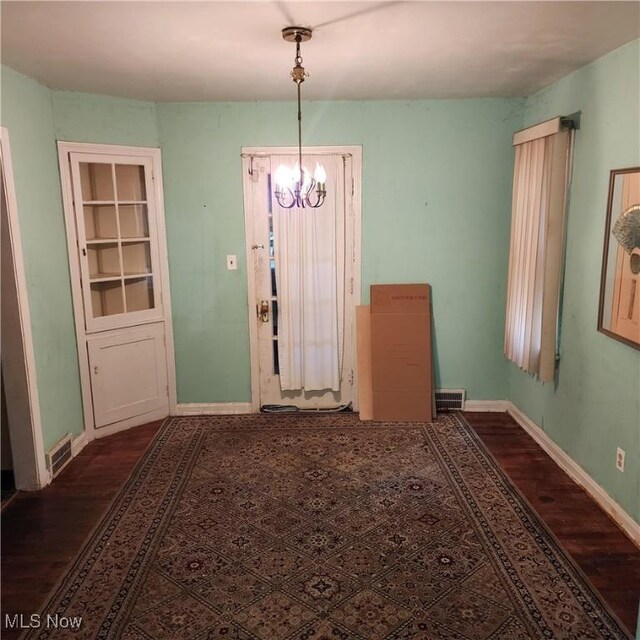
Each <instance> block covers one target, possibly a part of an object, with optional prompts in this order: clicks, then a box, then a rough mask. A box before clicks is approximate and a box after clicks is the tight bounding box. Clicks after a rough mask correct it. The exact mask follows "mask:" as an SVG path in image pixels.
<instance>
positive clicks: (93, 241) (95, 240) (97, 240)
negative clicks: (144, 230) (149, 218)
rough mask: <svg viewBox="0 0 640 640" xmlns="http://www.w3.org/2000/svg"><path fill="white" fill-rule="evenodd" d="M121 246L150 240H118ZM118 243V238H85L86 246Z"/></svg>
mask: <svg viewBox="0 0 640 640" xmlns="http://www.w3.org/2000/svg"><path fill="white" fill-rule="evenodd" d="M120 240H121V241H122V244H129V243H131V242H151V238H149V237H148V236H141V237H140V238H120ZM117 242H118V238H87V245H90V244H115V243H117Z"/></svg>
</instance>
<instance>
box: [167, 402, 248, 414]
mask: <svg viewBox="0 0 640 640" xmlns="http://www.w3.org/2000/svg"><path fill="white" fill-rule="evenodd" d="M240 413H253V408H252V406H251V403H250V402H211V403H205V404H197V403H186V404H178V405H176V415H177V416H206V415H224V414H227V415H230V414H240Z"/></svg>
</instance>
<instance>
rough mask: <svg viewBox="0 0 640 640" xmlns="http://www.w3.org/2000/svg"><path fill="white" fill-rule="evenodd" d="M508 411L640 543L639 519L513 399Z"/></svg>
mask: <svg viewBox="0 0 640 640" xmlns="http://www.w3.org/2000/svg"><path fill="white" fill-rule="evenodd" d="M507 405H508V407H507V411H508V412H509V414H511V416H512V417H513V419H514V420H515V421H516V422H517V423H518V424H519V425H520V426H521V427H522V428H523V429H524V430H525V431H526V432H527V433H528V434H529V435H530V436H531V437H532V438H533V439H534V440H535V441H536V442H537V443H538V444H539V445H540V446H541V447H542V448H543V449H544V450H545V451H546V452H547V453H548V454H549V456H551V458H552V460H553V461H554V462H555V463H556V464H557V465H558V466H559V467H560V468H561V469H562V470H563V471H564V472H565V473H566V474H567V475H568V476H569V477H570V478H571V479H572V480H573V481H574V482H575V483H576V484H579V485H580V486H581V487H582V488H583V489H584V490H585V491H586V492H587V493H588V494H589V495H590V496H591V497H592V498H593V500H594V501H595V502H596V503H597V504H598V505H599V506H600V507H601V508H602V509H603V510H604V511H605V512H606V513H607V514H608V515H609V517H610V518H611V519H612V520H613V521H614V522H615V523H616V524H617V525H618V526H619V527H620V528H621V529H622V530H623V531H624V532H625V533H626V534H627V536H629V538H631V540H632V541H633V542H634V543H635V544H636V545H637V546H639V547H640V523H638V522H636V521H635V520H634V519H633V518H632V517H631V516H630V515H629V514H628V513H627V512H626V511H625V510H624V509H623V508H622V507H621V506H620V505H619V504H618V503H617V502H616V501H615V500H614V499H613V498H612V497H611V496H610V495H609V494H608V493H607V492H606V491H605V490H604V489H603V488H602V487H601V486H600V485H599V484H598V483H597V482H596V481H595V480H594V479H593V478H592V477H591V476H590V475H589V474H588V473H587V472H586V471H585V470H584V469H583V468H582V467H581V466H580V465H579V464H578V463H577V462H575V460H573V459H572V458H571V457H570V456H569V455H568V454H567V453H566V452H565V451H563V450H562V449H561V448H560V447H559V446H558V445H557V444H556V443H555V442H554V441H553V440H552V439H551V438H550V437H549V436H548V435H547V434H546V433H545V432H544V431H543V430H542V429H541V428H540V427H539V426H538V425H537V424H536V423H535V422H533V420H531V418H529V416H527V415H526V414H525V413H523V412H522V411H521V410H520V409H519V408H518V407H516V405H514V404H513V403H512V402H508V403H507Z"/></svg>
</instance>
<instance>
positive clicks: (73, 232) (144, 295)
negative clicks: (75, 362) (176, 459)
mask: <svg viewBox="0 0 640 640" xmlns="http://www.w3.org/2000/svg"><path fill="white" fill-rule="evenodd" d="M65 144H68V145H69V146H70V147H71V148H70V149H69V150H68V151H66V152H65V149H64V145H65ZM60 146H61V172H62V176H63V187H64V188H66V198H65V210H66V213H67V227H68V229H67V235H68V238H69V258H70V262H71V274H72V285H73V286H72V289H73V293H74V308H75V313H76V330H77V332H78V346H79V349H78V350H79V353H80V358H81V363H80V364H81V372H83V400H84V403H85V421H86V420H87V418H88V417H89V419H90V420H91V422H92V424H91V428H92V429H95V430H97V432H100V433H104V434H107V433H113V432H114V431H118V430H120V429H123V428H127V427H131V426H134V425H135V424H142V423H144V422H148V421H151V420H155V419H158V418H161V417H163V416H166V415H168V414H169V405H170V400H169V397H170V389H169V386H168V379H169V375H168V374H169V365H168V362H169V358H168V351H167V344H169V345H171V344H172V343H171V335H170V325H169V323H168V307H169V304H168V282H167V281H166V280H167V275H166V274H167V265H166V241H165V238H164V223H163V220H162V218H161V216H162V201H161V190H160V189H159V188H158V184H157V183H156V180H157V179H158V180H159V179H160V175H159V172H160V158H159V152H157V150H153V149H148V150H141V149H137V150H136V149H131V152H130V153H128V148H122V147H118V148H113V149H114V152H109V151H108V150H107V149H108V147H107V148H106V149H105V147H98V146H96V145H85V146H83V145H74V144H73V143H61V145H60ZM70 226H71V227H72V228H71V229H70V228H69V227H70ZM171 353H173V350H172V349H171ZM82 358H86V360H85V362H84V363H83V362H82ZM87 405H89V412H87ZM97 432H96V435H97Z"/></svg>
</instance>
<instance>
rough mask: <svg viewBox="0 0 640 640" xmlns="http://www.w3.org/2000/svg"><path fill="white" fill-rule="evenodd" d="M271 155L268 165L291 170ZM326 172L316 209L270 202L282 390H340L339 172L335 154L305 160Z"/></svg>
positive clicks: (284, 160) (285, 158) (310, 166)
mask: <svg viewBox="0 0 640 640" xmlns="http://www.w3.org/2000/svg"><path fill="white" fill-rule="evenodd" d="M295 161H296V158H294V157H292V156H281V157H279V156H272V159H271V163H272V167H277V166H278V165H279V164H280V163H282V164H285V165H289V166H292V165H293V164H294V163H295ZM316 162H321V163H323V164H324V166H325V169H326V172H327V183H326V184H327V197H326V200H325V202H324V204H323V205H322V206H321V207H320V208H318V209H312V208H305V209H298V208H295V207H294V208H292V209H283V208H282V207H280V206H279V205H278V203H277V201H276V199H275V197H274V198H273V200H272V201H273V232H274V251H275V261H276V280H277V283H278V303H279V304H278V313H279V322H278V359H279V363H280V386H281V388H282V390H283V391H288V390H298V389H304V390H305V391H321V390H325V389H331V390H333V391H339V390H340V379H341V369H342V364H341V360H342V347H343V336H344V327H343V323H344V259H345V256H344V170H343V162H342V158H341V157H339V156H313V155H309V156H304V157H303V163H304V165H305V167H306V168H307V169H309V170H310V171H311V172H313V169H314V167H315V165H316Z"/></svg>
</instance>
